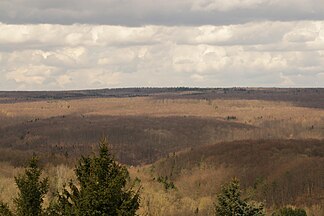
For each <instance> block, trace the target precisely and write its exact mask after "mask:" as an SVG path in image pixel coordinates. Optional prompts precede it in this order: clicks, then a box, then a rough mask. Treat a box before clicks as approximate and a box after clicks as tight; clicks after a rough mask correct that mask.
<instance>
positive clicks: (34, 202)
mask: <svg viewBox="0 0 324 216" xmlns="http://www.w3.org/2000/svg"><path fill="white" fill-rule="evenodd" d="M37 162H38V159H37V157H35V156H34V157H33V158H32V159H31V160H30V162H29V164H28V167H27V168H26V170H25V173H24V174H23V175H20V176H18V177H15V181H16V185H17V187H18V189H19V192H18V197H17V198H15V199H14V203H15V206H16V213H17V214H16V215H17V216H39V215H41V214H42V203H43V199H44V196H45V195H46V193H47V192H48V188H49V184H48V179H47V178H44V179H42V180H40V176H41V174H42V170H41V169H40V168H39V167H38V165H37Z"/></svg>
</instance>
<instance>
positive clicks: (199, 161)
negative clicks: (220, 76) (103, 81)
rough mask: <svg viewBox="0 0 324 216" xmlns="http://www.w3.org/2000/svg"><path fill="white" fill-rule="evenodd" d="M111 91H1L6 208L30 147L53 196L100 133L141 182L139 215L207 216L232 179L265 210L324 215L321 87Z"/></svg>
mask: <svg viewBox="0 0 324 216" xmlns="http://www.w3.org/2000/svg"><path fill="white" fill-rule="evenodd" d="M111 91H112V92H111V93H110V91H104V90H102V91H100V90H98V92H95V91H94V92H92V91H89V92H91V94H90V93H89V92H86V93H85V92H81V93H80V92H69V93H55V92H54V93H53V92H47V93H46V92H42V93H37V92H29V93H28V92H27V93H19V92H9V93H6V92H1V93H0V200H4V201H6V202H7V201H8V202H9V203H11V204H12V200H11V199H12V197H14V195H15V193H16V188H15V185H14V181H13V177H14V176H15V175H17V174H18V173H20V172H21V170H22V166H23V165H24V164H25V162H26V161H27V160H28V158H30V157H31V155H32V154H33V153H34V152H35V153H36V154H38V155H39V156H40V157H41V161H42V166H44V167H45V175H49V176H52V177H53V178H52V180H51V181H52V182H51V183H52V184H51V185H52V187H51V192H52V193H54V192H55V191H56V190H57V189H60V188H61V187H62V185H63V183H64V182H66V181H68V179H70V178H73V168H72V167H73V165H74V164H75V161H76V160H77V158H78V157H79V156H80V155H85V154H91V153H92V152H95V151H96V149H97V141H98V140H99V138H100V137H101V136H107V137H108V139H109V141H110V144H111V149H112V151H113V153H114V155H115V156H116V159H117V160H118V161H120V162H121V163H123V164H126V165H127V166H129V171H130V173H131V175H132V177H133V179H135V178H138V179H139V180H140V184H141V185H142V186H143V189H142V202H141V209H140V211H139V213H140V215H194V213H197V214H198V215H212V214H213V203H214V201H215V196H216V194H217V192H218V191H219V190H220V187H221V185H222V184H224V183H225V182H226V181H228V180H229V179H230V178H232V177H233V176H237V177H239V179H240V180H241V184H242V187H243V188H244V194H245V195H246V196H252V197H253V198H254V199H256V200H260V201H265V203H266V206H267V209H268V211H269V213H270V212H271V211H272V209H273V208H275V207H278V206H285V205H294V206H300V207H304V208H306V209H307V211H308V213H309V215H323V209H324V207H323V206H324V166H323V164H324V141H323V140H324V105H323V101H324V91H323V90H322V89H306V90H305V89H227V90H226V89H225V90H224V89H206V90H199V89H180V90H176V91H175V90H172V89H171V90H170V89H169V90H167V89H166V90H165V91H163V89H149V90H146V91H148V92H146V91H144V90H138V89H135V90H134V89H128V90H127V89H126V90H125V89H124V90H120V92H119V91H118V90H111ZM95 93H96V94H95ZM113 94H116V95H117V96H116V95H115V96H114V95H113ZM57 95H59V96H57ZM93 95H95V96H93ZM98 95H100V96H98ZM159 177H163V178H165V177H167V178H168V181H170V182H173V183H174V185H175V187H176V188H175V189H165V188H164V186H163V184H162V183H161V182H159V181H157V179H158V178H159ZM50 197H51V193H49V197H48V198H50ZM197 211H198V212H197ZM197 214H196V215H197Z"/></svg>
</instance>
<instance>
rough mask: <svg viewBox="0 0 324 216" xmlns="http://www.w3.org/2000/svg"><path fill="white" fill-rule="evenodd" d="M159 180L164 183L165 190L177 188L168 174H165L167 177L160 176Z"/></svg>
mask: <svg viewBox="0 0 324 216" xmlns="http://www.w3.org/2000/svg"><path fill="white" fill-rule="evenodd" d="M157 181H158V182H160V183H161V184H163V187H164V189H165V190H168V189H176V187H175V185H174V183H173V182H172V181H170V180H169V178H168V176H165V177H162V176H159V177H158V179H157Z"/></svg>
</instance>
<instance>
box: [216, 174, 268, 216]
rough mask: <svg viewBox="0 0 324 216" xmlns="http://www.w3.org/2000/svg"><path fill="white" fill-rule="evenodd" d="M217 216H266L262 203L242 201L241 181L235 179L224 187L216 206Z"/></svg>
mask: <svg viewBox="0 0 324 216" xmlns="http://www.w3.org/2000/svg"><path fill="white" fill-rule="evenodd" d="M215 213H216V215H217V216H243V215H244V216H259V215H260V216H261V215H265V213H264V207H263V204H262V203H255V202H254V203H253V202H249V201H248V200H243V199H241V190H240V184H239V181H238V180H237V179H236V178H234V179H233V180H232V181H231V182H230V183H228V184H227V185H225V186H223V187H222V190H221V193H220V194H219V195H218V196H217V203H216V204H215Z"/></svg>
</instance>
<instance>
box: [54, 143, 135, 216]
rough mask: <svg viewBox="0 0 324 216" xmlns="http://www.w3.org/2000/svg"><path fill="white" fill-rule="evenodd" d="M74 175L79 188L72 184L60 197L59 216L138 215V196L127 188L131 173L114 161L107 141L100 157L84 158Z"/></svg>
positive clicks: (101, 145) (102, 147)
mask: <svg viewBox="0 0 324 216" xmlns="http://www.w3.org/2000/svg"><path fill="white" fill-rule="evenodd" d="M75 173H76V176H77V181H78V185H77V186H76V185H75V184H74V183H73V182H70V183H69V189H66V188H65V189H64V191H63V193H62V194H60V195H59V200H58V206H56V207H54V208H53V209H55V208H56V210H57V215H78V216H83V215H84V216H86V215H98V216H99V215H100V216H105V215H120V216H121V215H125V216H128V215H136V210H137V209H138V208H139V194H138V193H137V192H134V191H133V190H132V188H129V189H127V181H128V180H129V173H128V171H127V169H126V168H125V167H124V166H122V165H120V164H118V163H117V162H115V161H114V159H113V157H112V156H111V154H110V152H109V150H108V147H107V140H106V139H103V140H101V142H100V153H99V156H93V157H82V158H81V159H80V161H79V163H78V165H77V166H76V169H75Z"/></svg>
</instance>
